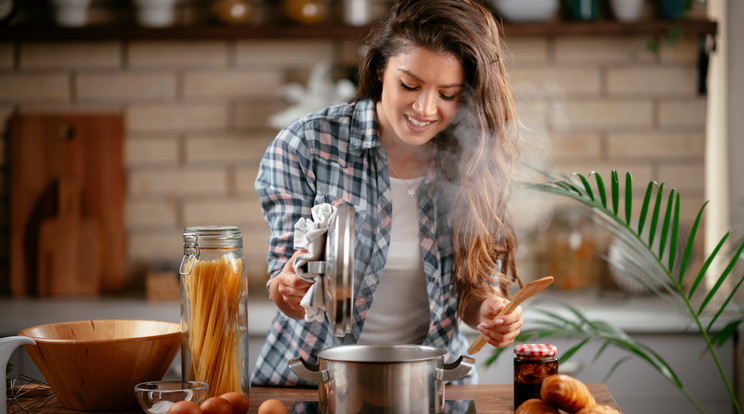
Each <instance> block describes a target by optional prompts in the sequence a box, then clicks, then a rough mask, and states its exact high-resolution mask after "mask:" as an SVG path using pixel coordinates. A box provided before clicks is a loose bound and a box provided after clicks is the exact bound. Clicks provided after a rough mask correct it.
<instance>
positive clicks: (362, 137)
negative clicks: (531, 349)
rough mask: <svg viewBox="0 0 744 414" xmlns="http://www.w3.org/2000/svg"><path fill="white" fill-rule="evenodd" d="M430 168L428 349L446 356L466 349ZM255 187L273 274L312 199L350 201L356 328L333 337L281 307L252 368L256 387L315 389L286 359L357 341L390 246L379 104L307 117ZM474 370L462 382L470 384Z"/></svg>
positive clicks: (442, 206)
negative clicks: (353, 224) (266, 230)
mask: <svg viewBox="0 0 744 414" xmlns="http://www.w3.org/2000/svg"><path fill="white" fill-rule="evenodd" d="M435 183H436V169H435V168H432V169H430V172H429V174H428V175H427V177H426V178H425V180H424V183H423V184H422V186H421V187H420V191H419V192H418V193H419V196H418V205H419V209H420V211H421V213H420V234H421V253H422V257H423V261H424V271H425V274H426V275H427V280H426V286H427V292H428V295H429V308H430V319H431V324H430V328H429V333H428V334H427V336H426V339H425V340H424V343H423V344H424V345H430V346H435V347H438V348H442V349H445V350H447V351H448V354H447V355H446V356H445V362H451V361H453V360H455V359H456V358H457V357H458V356H460V355H464V354H465V353H466V352H467V347H468V344H467V342H466V340H465V337H464V336H463V334H462V332H460V330H459V329H458V326H457V320H456V311H457V295H456V293H455V286H454V282H453V277H452V267H453V246H452V236H451V234H452V231H451V228H450V225H449V220H448V219H447V206H446V203H445V202H444V197H437V194H441V193H442V191H444V190H443V189H442V188H438V186H437V185H436V184H435ZM256 190H257V191H258V195H259V197H260V199H261V206H262V208H263V212H264V213H263V214H264V219H265V220H266V223H267V224H268V225H269V228H270V229H271V236H270V238H269V244H270V250H269V254H268V258H267V263H268V268H269V274H270V275H271V277H274V276H276V275H277V274H278V273H279V272H280V271H281V269H282V267H283V266H284V264H285V263H286V262H287V260H288V259H289V258H290V257H291V256H292V253H293V251H294V250H293V234H294V225H295V223H296V222H297V220H299V219H300V218H301V217H310V215H311V211H310V210H311V209H312V207H313V206H314V205H316V204H321V203H330V204H333V205H340V204H349V205H351V206H353V207H354V209H355V211H356V231H355V236H356V242H357V243H356V246H355V251H354V254H355V261H354V286H355V288H356V291H355V297H354V300H355V307H354V321H353V324H352V333H351V334H350V335H347V336H346V337H344V338H337V337H335V336H334V335H333V332H332V330H331V328H330V326H329V324H328V322H325V323H319V322H305V321H304V320H299V321H298V320H294V319H291V318H288V317H287V316H286V315H284V314H283V313H282V312H281V311H277V314H276V316H275V317H274V320H273V322H272V324H271V329H270V331H269V333H268V336H267V338H266V341H265V342H264V345H263V347H262V348H261V351H260V354H259V356H258V359H257V361H256V366H255V368H254V370H253V372H252V374H251V383H252V384H253V385H272V386H311V385H315V384H308V383H307V382H305V381H303V380H301V379H299V378H297V377H296V376H295V375H294V373H293V372H292V371H291V370H290V369H289V364H288V361H289V360H290V359H292V358H296V357H298V356H300V357H302V358H304V359H305V360H307V361H308V362H310V363H317V357H316V355H315V352H316V351H319V350H321V349H324V348H327V347H331V346H338V345H342V344H351V343H356V341H357V339H358V338H359V334H360V332H361V330H362V328H363V326H364V319H365V317H366V315H367V312H368V311H369V309H370V306H371V304H372V300H373V296H374V292H375V288H376V287H377V284H378V282H379V281H380V277H381V275H382V271H383V267H384V266H385V262H386V257H387V251H388V247H389V245H390V225H391V214H392V201H391V198H390V197H391V192H390V179H389V176H388V157H387V153H386V152H385V150H384V149H383V148H382V146H381V143H380V139H379V137H378V135H377V120H376V113H375V103H374V102H372V101H368V100H364V101H359V102H356V103H351V104H342V105H338V106H334V107H330V108H326V109H325V110H323V111H320V112H317V113H314V114H310V115H307V116H305V117H303V118H301V119H298V120H296V121H294V122H292V123H291V124H290V125H288V126H287V127H286V128H284V129H283V130H282V131H281V132H280V133H279V134H278V135H277V137H276V139H275V140H274V141H273V142H272V144H271V145H270V146H269V148H268V149H267V151H266V153H265V154H264V157H263V159H262V161H261V165H260V168H259V173H258V177H257V179H256ZM474 376H475V373H474V372H473V373H471V375H469V376H468V377H466V378H464V379H462V380H460V381H458V382H460V383H467V382H472V381H473V379H474Z"/></svg>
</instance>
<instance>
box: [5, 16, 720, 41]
mask: <svg viewBox="0 0 744 414" xmlns="http://www.w3.org/2000/svg"><path fill="white" fill-rule="evenodd" d="M672 29H679V30H682V32H683V33H685V34H686V35H693V36H701V35H709V34H710V35H715V34H716V32H717V30H718V25H717V23H716V22H714V21H709V20H684V21H661V20H658V21H657V20H654V21H644V22H638V23H620V22H616V21H597V22H549V23H505V24H504V26H503V30H504V34H505V36H506V37H507V38H509V37H529V36H596V35H607V36H627V35H644V34H647V35H662V34H664V33H666V32H667V31H669V30H672ZM368 31H369V26H365V27H353V26H344V25H321V26H291V25H275V26H245V27H236V26H199V27H186V26H175V27H167V28H144V27H135V26H89V27H81V28H63V27H55V26H16V27H13V26H11V27H3V28H0V41H89V40H197V39H204V40H210V39H211V40H226V39H249V40H250V39H253V40H271V39H285V40H286V39H296V40H300V39H328V40H361V39H362V38H363V37H364V35H365V34H366V33H367V32H368Z"/></svg>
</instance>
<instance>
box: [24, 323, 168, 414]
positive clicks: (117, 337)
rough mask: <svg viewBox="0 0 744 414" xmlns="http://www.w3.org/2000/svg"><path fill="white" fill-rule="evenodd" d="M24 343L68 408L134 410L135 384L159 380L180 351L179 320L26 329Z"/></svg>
mask: <svg viewBox="0 0 744 414" xmlns="http://www.w3.org/2000/svg"><path fill="white" fill-rule="evenodd" d="M18 335H22V336H28V337H30V338H32V339H33V340H34V341H36V345H24V346H25V348H26V351H27V352H28V353H29V355H31V358H32V359H33V360H34V363H36V366H37V367H38V368H39V370H40V371H41V373H42V374H43V375H44V378H46V380H47V382H48V383H49V385H50V386H51V387H52V389H53V390H54V393H55V395H56V396H57V398H58V399H59V401H60V402H61V403H62V405H64V406H65V408H68V409H70V410H86V411H96V410H100V411H109V410H123V409H127V408H136V407H137V399H136V398H135V395H134V386H135V385H136V384H138V383H140V382H144V381H154V380H161V379H163V377H164V376H165V373H166V371H167V370H168V367H169V366H170V364H171V362H172V361H173V358H174V357H175V355H176V352H177V351H178V348H179V345H180V342H181V327H180V325H179V324H177V323H172V322H161V321H146V320H95V321H94V320H90V321H77V322H62V323H52V324H48V325H39V326H35V327H32V328H26V329H24V330H22V331H21V332H19V333H18Z"/></svg>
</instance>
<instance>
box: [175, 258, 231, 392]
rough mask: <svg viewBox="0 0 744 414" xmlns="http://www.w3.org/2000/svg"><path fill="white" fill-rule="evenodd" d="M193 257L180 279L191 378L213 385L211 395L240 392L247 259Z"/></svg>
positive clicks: (210, 386)
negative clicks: (202, 258) (186, 324)
mask: <svg viewBox="0 0 744 414" xmlns="http://www.w3.org/2000/svg"><path fill="white" fill-rule="evenodd" d="M189 260H190V261H191V262H190V263H188V265H189V266H190V267H191V273H190V274H187V275H183V279H182V281H183V289H184V294H185V297H186V300H187V301H188V327H189V328H188V332H187V338H186V341H187V344H188V350H189V352H190V354H191V364H190V367H189V378H190V379H192V380H196V381H204V382H207V383H209V394H210V396H218V395H221V394H224V393H226V392H230V391H236V392H241V378H242V369H243V367H242V364H241V363H240V361H241V356H240V352H242V351H241V347H240V338H241V337H242V335H243V334H244V332H242V331H243V328H241V327H242V326H244V324H243V323H242V321H241V320H239V318H241V317H245V315H243V316H241V312H240V305H241V300H243V297H244V296H243V294H244V291H245V287H244V286H243V278H242V273H243V260H242V259H241V258H238V257H235V256H233V255H230V254H225V255H222V256H221V257H220V258H219V259H216V260H199V259H194V258H193V257H192V258H190V259H189Z"/></svg>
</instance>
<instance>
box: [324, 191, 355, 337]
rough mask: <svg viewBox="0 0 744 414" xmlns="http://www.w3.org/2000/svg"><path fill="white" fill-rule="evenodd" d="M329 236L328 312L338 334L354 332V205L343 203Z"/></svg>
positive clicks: (336, 214) (327, 271)
mask: <svg viewBox="0 0 744 414" xmlns="http://www.w3.org/2000/svg"><path fill="white" fill-rule="evenodd" d="M330 220H331V222H330V225H329V226H328V234H327V236H326V247H325V252H326V268H325V277H324V280H325V288H326V292H327V293H326V298H327V300H326V314H327V315H328V318H329V319H330V321H331V325H333V333H334V334H335V335H336V336H344V335H346V334H350V333H351V324H352V321H353V320H354V318H353V308H352V306H353V304H354V246H356V242H355V240H354V229H355V221H354V208H353V207H351V206H349V205H346V204H342V205H339V206H337V207H336V209H335V211H334V212H333V214H332V215H331V219H330Z"/></svg>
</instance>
